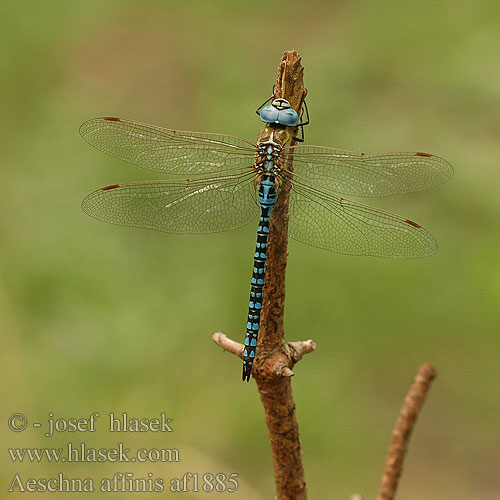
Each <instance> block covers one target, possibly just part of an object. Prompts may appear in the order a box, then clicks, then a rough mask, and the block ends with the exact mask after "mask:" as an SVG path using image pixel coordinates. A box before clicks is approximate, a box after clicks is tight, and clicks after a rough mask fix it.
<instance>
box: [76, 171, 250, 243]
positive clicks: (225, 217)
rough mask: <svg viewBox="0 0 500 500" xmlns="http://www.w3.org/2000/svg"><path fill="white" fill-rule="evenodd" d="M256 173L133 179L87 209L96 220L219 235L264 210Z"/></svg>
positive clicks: (105, 191) (98, 195)
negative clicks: (260, 200) (256, 186)
mask: <svg viewBox="0 0 500 500" xmlns="http://www.w3.org/2000/svg"><path fill="white" fill-rule="evenodd" d="M253 179H254V175H253V172H251V171H250V172H245V173H243V174H242V173H241V172H240V173H238V174H228V175H225V176H219V177H216V178H215V177H214V178H210V177H203V178H196V179H184V180H162V181H145V182H130V183H125V184H115V185H113V186H107V187H104V188H102V189H99V190H97V191H94V192H93V193H91V194H89V195H88V196H87V197H86V198H85V199H84V200H83V202H82V209H83V211H84V212H85V213H87V214H88V215H90V216H92V217H95V218H96V219H99V220H103V221H105V222H110V223H111V224H118V225H122V226H135V227H144V228H150V229H158V230H159V231H165V232H167V233H185V234H187V233H215V232H219V231H226V230H229V229H234V228H237V227H241V226H243V225H245V224H247V223H248V222H250V220H252V219H253V218H254V217H255V216H257V215H258V213H259V208H258V204H257V201H256V197H255V188H254V186H253V182H252V181H253Z"/></svg>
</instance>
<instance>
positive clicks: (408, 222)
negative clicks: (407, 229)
mask: <svg viewBox="0 0 500 500" xmlns="http://www.w3.org/2000/svg"><path fill="white" fill-rule="evenodd" d="M405 222H406V223H407V224H410V226H413V227H418V228H421V227H422V226H421V225H420V224H417V223H416V222H413V221H412V220H410V219H406V220H405Z"/></svg>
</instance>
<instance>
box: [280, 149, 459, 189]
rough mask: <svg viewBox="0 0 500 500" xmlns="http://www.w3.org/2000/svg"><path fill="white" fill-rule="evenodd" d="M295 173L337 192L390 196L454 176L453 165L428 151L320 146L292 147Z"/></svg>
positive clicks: (286, 150)
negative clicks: (408, 151) (359, 149)
mask: <svg viewBox="0 0 500 500" xmlns="http://www.w3.org/2000/svg"><path fill="white" fill-rule="evenodd" d="M282 154H283V156H284V158H285V159H287V158H289V157H290V155H293V164H294V170H295V172H296V174H297V175H298V176H300V177H304V178H306V179H307V180H308V181H310V182H311V183H313V184H317V185H319V186H322V187H324V188H325V189H327V190H328V191H333V192H334V193H340V194H347V195H352V196H388V195H393V194H402V193H410V192H413V191H420V190H421V189H426V188H430V187H432V186H437V185H438V184H441V183H442V182H445V181H447V180H448V179H449V178H450V177H451V176H452V175H453V167H452V166H451V165H450V164H449V163H448V162H447V161H446V160H444V159H443V158H440V157H439V156H434V155H431V154H429V153H356V152H354V151H343V150H341V149H332V148H325V147H321V146H293V147H290V148H286V149H285V150H284V151H283V153H282Z"/></svg>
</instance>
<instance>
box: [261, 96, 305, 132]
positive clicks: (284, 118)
mask: <svg viewBox="0 0 500 500" xmlns="http://www.w3.org/2000/svg"><path fill="white" fill-rule="evenodd" d="M260 119H261V120H262V121H263V122H264V123H277V124H279V125H285V126H286V127H295V125H297V124H298V123H299V115H298V114H297V112H296V111H295V110H294V109H293V108H292V107H291V106H290V103H289V102H288V101H287V100H286V99H274V100H273V102H272V103H271V104H269V105H267V106H264V107H263V108H262V110H261V112H260Z"/></svg>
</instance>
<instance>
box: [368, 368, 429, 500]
mask: <svg viewBox="0 0 500 500" xmlns="http://www.w3.org/2000/svg"><path fill="white" fill-rule="evenodd" d="M435 376H436V370H435V369H434V368H433V367H432V366H431V365H429V364H428V363H425V364H423V365H422V366H420V368H419V369H418V373H417V376H416V377H415V380H414V381H413V385H412V386H411V388H410V391H409V392H408V394H407V396H406V398H405V400H404V402H403V406H402V407H401V411H400V412H399V416H398V419H397V421H396V425H395V426H394V430H393V431H392V437H391V444H390V445H389V453H388V454H387V459H386V462H385V469H384V473H383V475H382V480H381V482H380V488H379V492H378V495H377V500H392V499H393V498H394V495H395V493H396V489H397V487H398V481H399V477H400V476H401V472H402V470H403V460H404V457H405V454H406V450H407V447H408V442H409V440H410V436H411V433H412V430H413V427H414V426H415V421H416V419H417V416H418V413H419V411H420V409H421V408H422V405H423V403H424V401H425V398H426V396H427V391H428V390H429V387H430V385H431V382H432V380H433V379H434V377H435Z"/></svg>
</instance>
